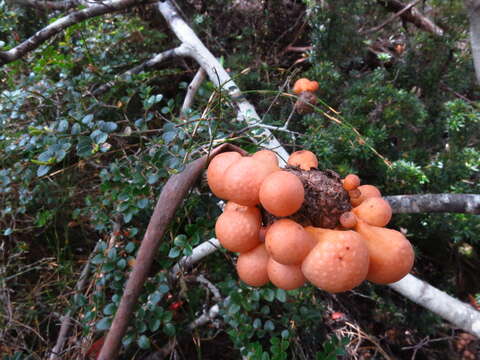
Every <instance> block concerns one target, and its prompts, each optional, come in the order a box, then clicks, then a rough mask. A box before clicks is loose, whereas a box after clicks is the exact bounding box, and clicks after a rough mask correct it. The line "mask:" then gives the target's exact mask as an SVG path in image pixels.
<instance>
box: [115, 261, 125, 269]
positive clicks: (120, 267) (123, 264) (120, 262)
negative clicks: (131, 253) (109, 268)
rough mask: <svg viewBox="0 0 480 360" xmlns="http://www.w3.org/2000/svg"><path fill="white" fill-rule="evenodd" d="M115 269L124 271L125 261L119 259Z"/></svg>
mask: <svg viewBox="0 0 480 360" xmlns="http://www.w3.org/2000/svg"><path fill="white" fill-rule="evenodd" d="M117 267H118V268H119V269H121V270H123V269H125V268H126V267H127V260H125V259H120V260H118V261H117Z"/></svg>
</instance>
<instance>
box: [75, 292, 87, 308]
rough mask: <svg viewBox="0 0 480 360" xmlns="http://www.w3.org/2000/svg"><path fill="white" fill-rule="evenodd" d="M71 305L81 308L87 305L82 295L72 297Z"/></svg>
mask: <svg viewBox="0 0 480 360" xmlns="http://www.w3.org/2000/svg"><path fill="white" fill-rule="evenodd" d="M73 303H74V304H75V305H77V306H83V305H85V304H86V303H87V298H86V297H85V295H83V294H75V295H73Z"/></svg>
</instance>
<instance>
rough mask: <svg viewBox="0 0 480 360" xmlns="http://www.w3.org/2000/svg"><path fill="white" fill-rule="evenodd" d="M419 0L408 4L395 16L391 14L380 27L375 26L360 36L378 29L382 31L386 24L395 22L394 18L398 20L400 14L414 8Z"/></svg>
mask: <svg viewBox="0 0 480 360" xmlns="http://www.w3.org/2000/svg"><path fill="white" fill-rule="evenodd" d="M420 1H421V0H414V1H412V2H411V3H410V4H408V5H406V6H405V7H404V8H403V9H402V10H400V11H398V12H396V13H395V14H393V15H392V16H390V17H389V18H388V19H387V20H385V21H384V22H383V23H381V24H380V25H378V26H375V27H373V28H371V29H368V30H365V31H362V34H369V33H373V32H375V31H378V30H380V29H382V28H383V27H384V26H386V25H387V24H389V23H391V22H392V21H393V20H395V19H396V18H398V17H399V16H401V15H402V14H404V13H405V12H406V11H408V10H410V9H411V8H412V7H414V6H415V5H417V4H418V3H419V2H420Z"/></svg>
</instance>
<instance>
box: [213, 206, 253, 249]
mask: <svg viewBox="0 0 480 360" xmlns="http://www.w3.org/2000/svg"><path fill="white" fill-rule="evenodd" d="M260 226H261V216H260V210H258V209H257V208H255V207H247V206H244V207H237V208H235V209H230V210H228V211H224V212H223V214H222V215H220V216H219V217H218V219H217V222H216V224H215V234H216V236H217V238H218V240H219V241H220V244H222V246H223V247H224V248H225V249H227V250H230V251H233V252H245V251H249V250H251V249H253V248H254V247H256V246H257V245H258V244H259V243H260V238H259V233H260Z"/></svg>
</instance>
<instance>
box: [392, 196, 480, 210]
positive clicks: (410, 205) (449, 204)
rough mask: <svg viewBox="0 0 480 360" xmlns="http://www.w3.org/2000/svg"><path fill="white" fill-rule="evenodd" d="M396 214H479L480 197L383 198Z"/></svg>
mask: <svg viewBox="0 0 480 360" xmlns="http://www.w3.org/2000/svg"><path fill="white" fill-rule="evenodd" d="M384 199H385V200H387V201H388V202H389V203H390V206H391V207H392V209H393V212H394V213H396V214H405V213H423V212H425V213H426V212H452V213H468V214H480V195H473V194H424V195H396V196H385V197H384Z"/></svg>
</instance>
